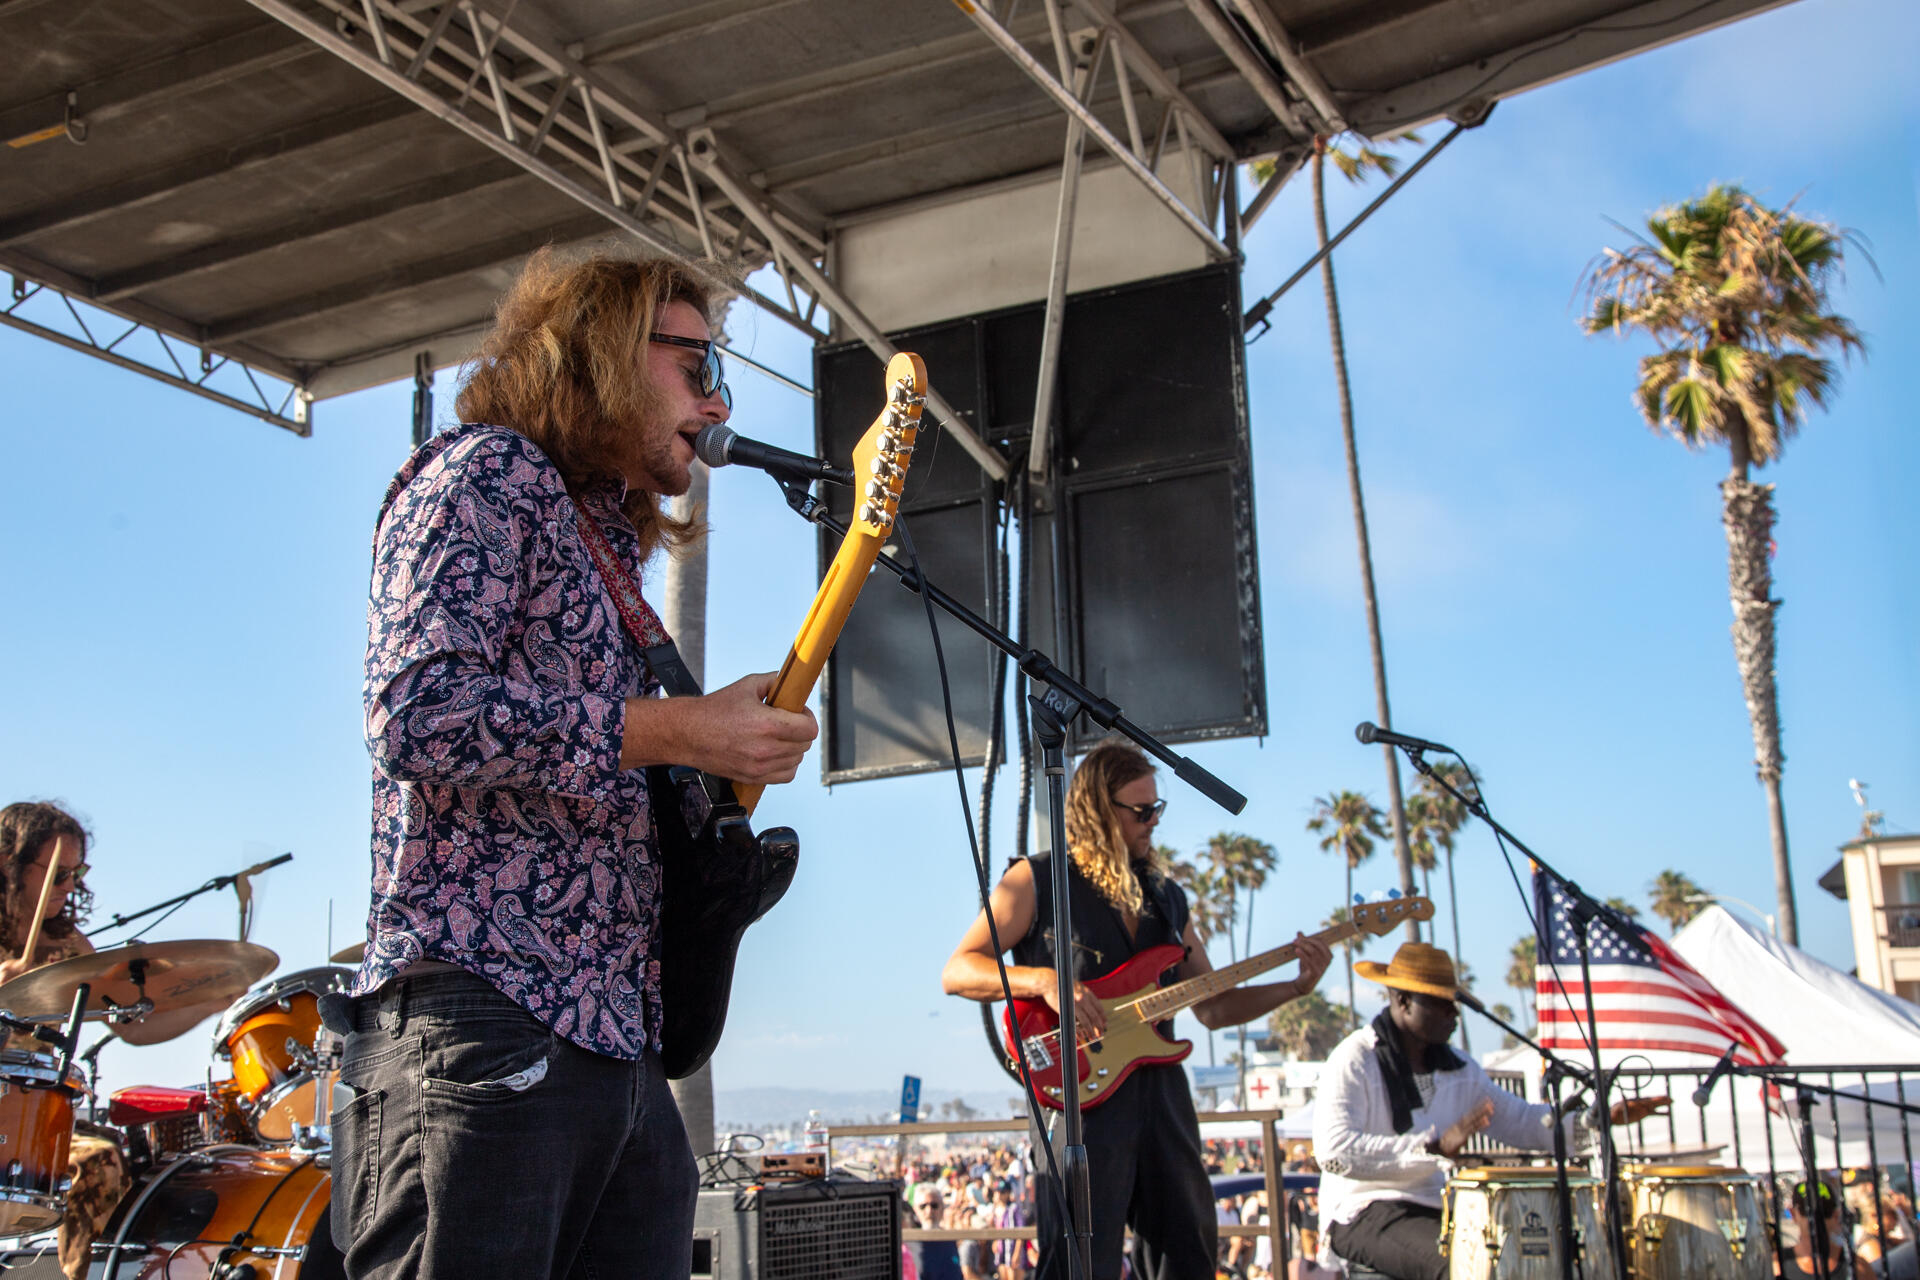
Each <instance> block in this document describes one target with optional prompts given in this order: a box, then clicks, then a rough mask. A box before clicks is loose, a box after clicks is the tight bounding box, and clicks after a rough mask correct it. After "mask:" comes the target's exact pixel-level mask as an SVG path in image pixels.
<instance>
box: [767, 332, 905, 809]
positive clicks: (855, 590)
mask: <svg viewBox="0 0 1920 1280" xmlns="http://www.w3.org/2000/svg"><path fill="white" fill-rule="evenodd" d="M926 402H927V366H926V365H925V363H923V362H922V361H921V359H920V357H919V356H916V355H913V354H912V353H911V352H906V351H903V352H901V353H900V354H899V355H897V356H895V357H894V358H893V359H891V360H889V361H888V362H887V407H886V408H885V409H883V410H881V412H880V416H879V417H877V418H875V419H874V420H873V425H872V426H870V427H868V428H867V432H866V434H865V435H863V436H861V437H860V443H858V444H856V445H854V447H853V476H854V482H855V483H856V484H863V485H864V487H863V488H862V489H861V493H860V501H859V503H858V504H857V506H856V508H855V510H854V517H853V522H852V524H851V525H850V526H848V529H847V536H846V537H845V538H843V539H842V540H841V542H840V550H839V552H838V553H836V554H835V555H834V557H833V563H832V564H830V565H828V566H827V576H826V577H824V578H822V579H821V580H820V590H819V591H817V592H815V593H814V597H813V607H812V608H810V609H808V610H807V617H806V621H804V622H802V623H801V624H800V634H798V635H797V636H795V637H794V638H793V648H792V649H790V650H788V651H787V660H786V662H784V663H782V664H781V666H780V672H779V674H778V675H776V676H775V677H774V680H773V688H772V689H771V690H769V691H768V693H767V705H768V706H770V707H779V708H780V709H781V710H782V711H799V710H801V709H802V708H804V707H805V706H806V705H807V699H808V698H811V697H812V696H813V686H814V685H815V684H817V683H818V682H819V680H820V673H821V672H822V671H823V670H825V669H826V665H827V655H828V654H830V653H832V652H833V645H834V642H835V641H837V640H838V639H839V638H840V631H841V629H842V628H843V627H845V626H846V624H847V614H849V613H850V612H852V610H853V602H854V601H855V600H856V599H858V598H859V595H860V588H861V587H863V586H865V585H866V583H867V572H868V570H870V569H872V568H873V562H874V560H875V559H876V558H877V557H878V556H879V555H880V548H881V547H882V546H883V545H885V543H886V541H887V536H888V535H889V534H891V533H892V532H893V518H894V516H895V515H897V514H898V513H899V511H900V490H901V488H902V487H903V486H904V485H905V484H906V482H907V465H908V464H909V463H910V462H912V461H913V443H914V441H915V440H916V439H918V438H919V435H920V410H921V408H922V406H924V405H925V404H926ZM863 477H864V480H863ZM762 790H763V788H762V787H759V786H750V785H743V784H741V783H735V784H734V787H733V793H734V796H735V797H736V798H737V799H738V800H739V802H740V805H741V807H742V808H744V809H745V810H746V811H747V812H748V813H752V812H753V806H754V804H755V803H756V802H757V801H758V800H759V799H760V792H761V791H762Z"/></svg>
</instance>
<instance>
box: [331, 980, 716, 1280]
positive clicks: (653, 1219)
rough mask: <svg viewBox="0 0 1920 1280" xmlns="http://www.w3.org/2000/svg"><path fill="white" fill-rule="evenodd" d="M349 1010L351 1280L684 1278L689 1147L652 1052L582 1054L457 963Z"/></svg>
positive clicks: (342, 1201)
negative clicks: (627, 1056)
mask: <svg viewBox="0 0 1920 1280" xmlns="http://www.w3.org/2000/svg"><path fill="white" fill-rule="evenodd" d="M349 1009H350V1012H349V1013H348V1014H347V1015H346V1016H345V1018H344V1020H345V1021H346V1022H347V1023H348V1024H349V1025H350V1028H351V1030H350V1031H349V1033H348V1035H347V1044H346V1057H345V1060H344V1061H343V1063H342V1065H341V1071H340V1079H341V1083H342V1084H344V1085H346V1086H347V1087H348V1088H349V1089H350V1090H351V1091H352V1093H353V1095H354V1097H353V1101H352V1102H350V1103H347V1104H346V1105H344V1106H342V1107H340V1108H338V1109H337V1110H336V1111H335V1112H334V1117H333V1238H334V1242H335V1243H336V1244H337V1245H338V1246H339V1247H340V1250H341V1252H342V1253H344V1254H345V1255H346V1259H347V1274H348V1276H350V1277H352V1280H480V1278H482V1277H496V1276H497V1277H502V1278H504V1277H509V1276H511V1277H514V1278H515V1280H540V1278H541V1277H552V1278H553V1280H596V1278H598V1277H619V1278H620V1280H653V1278H654V1277H661V1278H663V1280H664V1278H666V1277H673V1278H674V1280H685V1278H686V1275H687V1273H688V1271H689V1270H690V1269H691V1268H692V1265H693V1209H694V1197H695V1195H696V1192H697V1187H696V1184H695V1173H694V1162H693V1153H692V1151H691V1150H690V1149H689V1148H688V1146H687V1135H686V1130H685V1129H684V1128H683V1127H682V1126H681V1123H680V1112H679V1110H678V1109H677V1108H676V1107H675V1105H674V1101H673V1095H672V1094H671V1093H669V1092H668V1089H667V1081H666V1078H665V1076H664V1074H663V1073H662V1071H661V1068H660V1059H659V1056H658V1055H657V1054H654V1053H651V1052H650V1053H648V1054H647V1055H646V1057H645V1058H644V1059H642V1060H641V1061H639V1062H624V1061H621V1060H619V1059H617V1058H608V1057H604V1056H602V1055H600V1054H597V1053H593V1052H591V1051H589V1050H586V1049H582V1048H580V1047H579V1046H578V1045H575V1044H573V1043H571V1042H570V1041H567V1040H564V1039H562V1038H560V1037H559V1036H557V1035H555V1034H554V1033H553V1032H552V1031H551V1030H550V1029H549V1028H548V1027H547V1026H546V1025H545V1024H543V1023H541V1022H540V1021H539V1020H537V1019H536V1018H534V1016H533V1015H532V1014H530V1013H528V1012H527V1011H526V1010H525V1009H522V1008H521V1007H520V1006H519V1005H517V1004H515V1003H514V1002H513V1001H512V1000H509V999H508V998H507V997H506V996H504V995H502V994H501V993H500V992H499V991H497V990H496V989H495V988H494V987H493V986H492V985H490V984H489V983H487V982H486V981H484V980H483V979H481V978H478V977H475V976H474V975H472V974H468V973H444V972H443V973H433V974H426V975H422V976H420V977H417V978H402V979H399V980H396V981H394V982H390V983H388V984H387V985H386V986H385V987H384V988H382V989H381V990H380V991H378V992H376V993H374V994H373V995H370V996H364V997H361V998H360V999H358V1000H355V1001H352V1002H351V1004H350V1006H349ZM328 1012H329V1015H330V1019H329V1020H330V1021H333V1020H335V1019H336V1018H338V1017H339V1014H338V1011H337V1010H331V1009H330V1010H329V1011H328Z"/></svg>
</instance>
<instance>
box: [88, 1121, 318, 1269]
mask: <svg viewBox="0 0 1920 1280" xmlns="http://www.w3.org/2000/svg"><path fill="white" fill-rule="evenodd" d="M332 1191H333V1177H332V1175H331V1173H330V1172H329V1171H328V1168H327V1153H326V1152H324V1151H321V1152H312V1151H295V1150H291V1149H286V1148H281V1149H276V1150H268V1151H262V1150H259V1149H257V1148H252V1147H234V1146H228V1147H208V1148H206V1149H204V1150H201V1151H195V1152H191V1153H189V1154H187V1155H184V1156H181V1157H179V1158H178V1159H176V1160H174V1161H172V1162H171V1163H169V1164H165V1165H161V1166H158V1167H156V1168H155V1169H153V1170H151V1171H150V1172H149V1173H148V1174H147V1175H146V1176H145V1177H143V1178H142V1179H141V1180H140V1182H139V1183H138V1184H137V1185H136V1186H135V1187H134V1189H133V1190H132V1191H130V1192H128V1193H127V1198H126V1199H125V1200H124V1201H122V1204H121V1211H120V1212H119V1213H118V1214H116V1215H115V1217H114V1220H113V1221H112V1222H111V1223H109V1224H108V1225H107V1229H106V1230H105V1231H103V1232H101V1234H100V1239H99V1240H98V1241H97V1242H95V1244H94V1246H93V1255H94V1263H93V1269H92V1270H91V1271H90V1272H89V1273H88V1274H89V1276H90V1277H91V1278H92V1280H209V1278H210V1277H213V1276H222V1277H237V1276H248V1277H251V1278H252V1280H269V1278H271V1280H293V1277H296V1276H297V1277H299V1278H300V1280H346V1274H347V1271H346V1265H345V1262H344V1260H343V1259H342V1258H341V1256H340V1253H339V1251H338V1250H337V1249H335V1248H334V1247H333V1237H332V1236H331V1235H330V1234H329V1229H330V1222H331V1217H330V1214H329V1212H328V1209H329V1206H330V1203H331V1195H332ZM236 1239H238V1242H239V1243H238V1244H237V1245H236V1243H235V1241H236Z"/></svg>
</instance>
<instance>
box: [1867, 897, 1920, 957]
mask: <svg viewBox="0 0 1920 1280" xmlns="http://www.w3.org/2000/svg"><path fill="white" fill-rule="evenodd" d="M1877 910H1878V911H1879V912H1880V917H1881V919H1882V920H1883V921H1885V923H1886V928H1885V929H1884V930H1883V931H1882V932H1881V935H1880V936H1881V937H1883V938H1885V939H1886V940H1887V945H1888V946H1890V947H1920V902H1895V903H1891V904H1889V905H1887V906H1884V907H1879V908H1877Z"/></svg>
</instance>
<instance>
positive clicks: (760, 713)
mask: <svg viewBox="0 0 1920 1280" xmlns="http://www.w3.org/2000/svg"><path fill="white" fill-rule="evenodd" d="M772 687H773V673H772V672H770V671H767V672H762V673H760V674H759V675H751V676H747V677H745V678H744V679H740V680H736V681H734V682H733V683H732V684H730V685H727V686H726V687H725V688H723V689H716V690H714V691H713V692H712V693H709V694H706V695H704V696H702V697H698V698H628V699H627V705H626V714H627V723H626V732H625V735H624V736H623V737H622V738H621V740H620V767H621V768H622V769H639V768H644V767H645V766H647V765H651V764H683V765H691V766H693V767H694V768H696V769H703V770H705V771H706V772H708V773H711V774H713V775H714V776H716V777H720V778H728V779H731V780H732V781H734V782H748V783H759V784H762V785H770V784H772V783H776V782H791V781H793V776H794V774H795V773H797V772H798V771H799V769H800V761H801V760H802V759H803V758H804V757H805V756H806V754H807V748H808V747H810V746H812V745H813V740H814V738H815V737H817V736H818V735H819V732H820V726H819V725H818V724H817V723H815V721H814V718H813V712H811V711H808V710H801V711H781V710H780V709H778V708H777V707H770V706H768V705H767V704H766V702H765V699H766V696H767V691H768V690H769V689H771V688H772Z"/></svg>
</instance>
